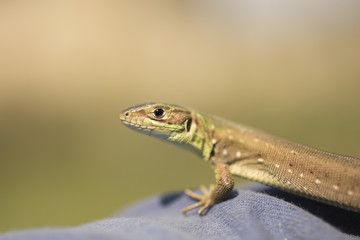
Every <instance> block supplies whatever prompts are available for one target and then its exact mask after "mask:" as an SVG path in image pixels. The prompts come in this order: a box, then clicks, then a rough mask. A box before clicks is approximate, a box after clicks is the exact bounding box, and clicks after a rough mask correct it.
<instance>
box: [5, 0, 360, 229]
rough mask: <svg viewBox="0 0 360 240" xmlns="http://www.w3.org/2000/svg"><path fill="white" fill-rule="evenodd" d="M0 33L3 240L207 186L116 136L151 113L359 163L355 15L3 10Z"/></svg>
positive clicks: (199, 6)
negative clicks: (150, 106)
mask: <svg viewBox="0 0 360 240" xmlns="http://www.w3.org/2000/svg"><path fill="white" fill-rule="evenodd" d="M0 33H1V37H0V231H2V232H4V231H9V230H15V229H25V228H32V227H44V226H75V225H79V224H82V223H85V222H89V221H94V220H97V219H101V218H105V217H108V216H111V215H112V214H113V213H114V212H116V211H118V210H119V209H121V208H124V207H126V206H128V205H130V204H132V203H134V202H136V201H138V200H140V199H142V198H144V197H147V196H151V195H152V194H156V193H163V192H168V191H181V190H182V189H184V188H186V187H194V188H195V187H198V186H199V185H200V184H209V183H210V182H213V181H214V180H213V178H214V177H213V173H212V170H211V168H210V167H209V166H208V165H207V164H206V163H204V162H203V161H202V160H201V159H198V158H197V157H196V156H195V155H192V154H191V153H189V152H185V151H183V150H181V149H177V148H176V147H174V146H171V145H170V144H166V143H163V142H160V141H157V140H153V139H151V138H149V137H146V136H141V135H140V134H138V133H135V132H132V131H130V130H129V129H127V128H125V127H124V126H122V124H121V123H120V121H119V119H118V115H119V112H120V111H121V110H122V109H124V108H126V107H128V106H131V105H134V104H138V103H142V102H145V101H149V100H151V101H164V102H169V103H176V104H179V105H184V106H190V107H192V108H195V109H198V110H199V111H202V112H205V113H211V114H215V115H220V116H223V117H225V118H228V119H231V120H234V121H238V122H243V123H245V124H248V125H251V126H254V127H257V128H261V129H263V130H266V131H269V132H271V133H274V134H276V135H279V136H282V137H285V138H288V139H290V140H293V141H296V142H300V143H303V144H306V145H310V146H314V147H317V148H321V149H324V150H328V151H332V152H338V153H342V154H347V155H352V156H359V155H360V149H359V144H360V140H359V139H360V124H359V123H360V109H359V103H360V95H359V93H360V91H359V90H360V66H359V63H360V4H359V2H358V1H348V0H347V1H333V0H331V1H328V0H327V1H325V0H322V1H302V0H301V1H300V0H295V1H278V0H276V1H267V0H245V1H229V0H224V1H214V0H208V1H199V0H193V1H186V0H185V1H175V0H167V1H146V0H143V1H141V0H139V1H138V0H136V1H112V0H106V1H1V2H0Z"/></svg>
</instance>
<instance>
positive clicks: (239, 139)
mask: <svg viewBox="0 0 360 240" xmlns="http://www.w3.org/2000/svg"><path fill="white" fill-rule="evenodd" d="M120 119H121V121H122V122H123V123H124V124H125V125H127V126H128V127H130V128H132V129H134V130H136V131H140V132H142V133H146V134H148V135H151V136H155V137H157V138H160V139H163V140H166V141H168V142H171V143H175V144H179V145H182V146H186V147H190V148H192V149H193V150H195V151H196V152H197V153H198V154H200V155H201V156H202V158H203V159H205V160H206V161H208V162H209V163H210V164H211V165H212V166H213V168H214V171H215V177H216V185H211V186H210V189H209V190H207V189H206V188H204V187H202V188H201V191H202V192H203V195H199V194H196V193H193V192H192V191H190V190H188V189H187V190H185V193H186V194H187V195H189V196H190V197H192V198H195V199H197V200H198V201H199V202H197V203H195V204H193V205H191V206H189V207H187V208H185V209H184V210H183V212H187V211H189V210H191V209H194V208H197V207H201V208H200V210H199V211H198V213H199V214H200V215H201V214H202V213H203V212H204V210H206V209H208V208H209V207H211V206H212V205H214V204H216V203H218V202H220V201H222V200H223V199H224V198H226V197H227V196H228V194H229V193H230V192H231V191H232V189H233V187H234V181H233V178H232V174H234V175H237V176H240V177H243V178H246V179H249V180H253V181H257V182H260V183H264V184H266V185H269V186H272V187H275V188H279V189H282V190H284V191H287V192H290V193H293V194H296V195H301V196H304V197H307V198H310V199H313V200H316V201H320V202H324V203H327V204H330V205H334V206H337V207H341V208H345V209H348V210H352V211H356V212H360V159H359V158H355V157H349V156H344V155H340V154H335V153H330V152H326V151H321V150H318V149H315V148H311V147H307V146H304V145H301V144H297V143H293V142H291V141H288V140H285V139H282V138H279V137H276V136H273V135H270V134H268V133H265V132H262V131H260V130H256V129H253V128H250V127H246V126H244V125H240V124H235V123H233V122H230V121H226V120H224V119H221V118H218V117H211V116H205V115H203V114H200V113H198V112H195V111H193V110H191V109H187V108H183V107H180V106H177V105H171V104H165V103H146V104H142V105H137V106H134V107H131V108H128V109H125V110H124V111H123V112H121V114H120Z"/></svg>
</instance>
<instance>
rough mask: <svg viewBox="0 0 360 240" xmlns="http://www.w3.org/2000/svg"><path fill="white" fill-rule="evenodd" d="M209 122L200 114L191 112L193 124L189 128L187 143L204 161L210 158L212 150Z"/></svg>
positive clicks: (210, 124)
mask: <svg viewBox="0 0 360 240" xmlns="http://www.w3.org/2000/svg"><path fill="white" fill-rule="evenodd" d="M211 126H212V123H211V121H210V120H209V119H208V118H207V117H205V116H204V115H202V114H200V113H196V112H193V124H192V126H191V130H190V134H189V139H188V141H187V143H188V144H190V145H191V146H192V147H193V148H195V150H196V152H198V153H199V154H200V155H201V156H202V157H203V158H204V159H205V160H208V159H209V158H210V153H211V150H212V143H211V135H212V131H213V130H212V128H211Z"/></svg>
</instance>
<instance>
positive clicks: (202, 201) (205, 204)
mask: <svg viewBox="0 0 360 240" xmlns="http://www.w3.org/2000/svg"><path fill="white" fill-rule="evenodd" d="M214 188H215V185H213V184H211V185H210V188H209V190H207V189H206V187H205V186H201V187H200V190H201V192H202V193H203V195H200V194H197V193H194V192H193V191H191V190H189V189H185V194H186V195H188V196H189V197H191V198H194V199H196V200H198V202H197V203H195V204H192V205H190V206H188V207H186V208H184V209H183V210H182V212H183V213H186V212H188V211H190V210H192V209H194V208H197V207H200V206H202V207H201V208H200V209H199V211H198V214H199V215H202V213H203V212H204V211H205V210H206V209H208V208H210V207H211V206H212V205H214V201H213V199H212V198H211V193H212V192H213V190H214Z"/></svg>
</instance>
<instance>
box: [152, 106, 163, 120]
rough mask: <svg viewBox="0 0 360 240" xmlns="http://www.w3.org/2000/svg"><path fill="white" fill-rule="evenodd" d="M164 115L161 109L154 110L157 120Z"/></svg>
mask: <svg viewBox="0 0 360 240" xmlns="http://www.w3.org/2000/svg"><path fill="white" fill-rule="evenodd" d="M164 115H165V111H164V109H162V108H157V109H155V110H154V116H155V117H157V118H162V117H163V116H164Z"/></svg>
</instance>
